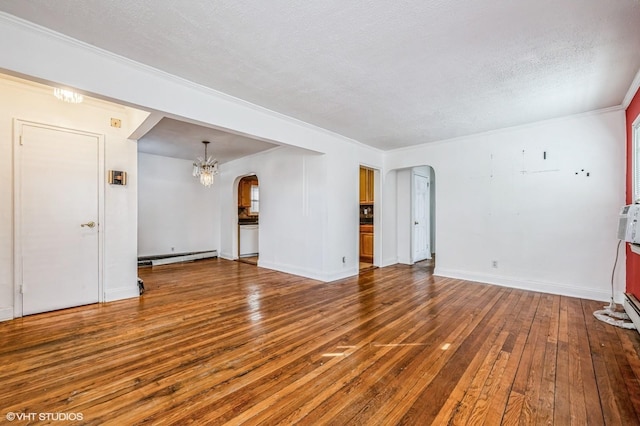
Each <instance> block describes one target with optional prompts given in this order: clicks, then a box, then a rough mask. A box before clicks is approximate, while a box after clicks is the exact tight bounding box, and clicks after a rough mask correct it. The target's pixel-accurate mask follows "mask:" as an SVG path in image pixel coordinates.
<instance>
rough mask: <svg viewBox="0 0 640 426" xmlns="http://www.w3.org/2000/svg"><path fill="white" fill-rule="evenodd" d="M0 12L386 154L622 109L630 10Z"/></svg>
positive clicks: (629, 69) (559, 5) (192, 5)
mask: <svg viewBox="0 0 640 426" xmlns="http://www.w3.org/2000/svg"><path fill="white" fill-rule="evenodd" d="M0 10H3V11H5V12H8V13H10V14H13V15H16V16H19V17H21V18H23V19H26V20H29V21H33V22H35V23H37V24H40V25H42V26H45V27H48V28H51V29H53V30H55V31H58V32H61V33H63V34H67V35H69V36H71V37H73V38H76V39H79V40H82V41H84V42H87V43H89V44H93V45H95V46H98V47H101V48H103V49H106V50H109V51H112V52H114V53H117V54H119V55H122V56H125V57H128V58H130V59H133V60H135V61H138V62H141V63H144V64H147V65H150V66H153V67H155V68H158V69H161V70H164V71H167V72H169V73H172V74H175V75H178V76H181V77H183V78H186V79H188V80H191V81H194V82H196V83H200V84H202V85H205V86H208V87H211V88H214V89H216V90H219V91H222V92H225V93H228V94H230V95H232V96H236V97H238V98H241V99H244V100H247V101H249V102H253V103H255V104H258V105H261V106H263V107H266V108H268V109H271V110H274V111H277V112H280V113H283V114H287V115H289V116H292V117H295V118H297V119H300V120H303V121H306V122H308V123H312V124H315V125H317V126H320V127H323V128H326V129H329V130H331V131H334V132H336V133H340V134H342V135H345V136H347V137H350V138H353V139H356V140H359V141H361V142H363V143H366V144H369V145H372V146H375V147H378V148H382V149H393V148H398V147H403V146H409V145H414V144H420V143H424V142H431V141H436V140H442V139H448V138H453V137H457V136H463V135H468V134H473V133H479V132H483V131H487V130H492V129H497V128H503V127H509V126H514V125H519V124H524V123H529V122H533V121H538V120H542V119H548V118H554V117H559V116H564V115H568V114H576V113H581V112H586V111H592V110H597V109H601V108H607V107H612V106H617V105H620V104H621V102H622V100H623V98H624V96H625V94H626V92H627V91H628V89H629V87H630V85H631V83H632V80H633V78H634V76H635V74H636V73H637V72H638V70H639V69H640V1H638V0H518V1H514V0H477V1H464V2H463V1H452V0H450V1H446V0H403V1H395V2H392V1H376V0H351V1H343V0H323V1H318V2H301V1H296V0H272V1H261V0H245V1H240V2H238V1H235V0H216V1H207V0H191V1H175V0H136V1H131V0H109V1H104V0H83V1H80V0H75V1H72V0H57V1H51V0H3V1H2V2H0Z"/></svg>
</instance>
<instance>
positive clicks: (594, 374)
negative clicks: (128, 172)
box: [0, 259, 640, 425]
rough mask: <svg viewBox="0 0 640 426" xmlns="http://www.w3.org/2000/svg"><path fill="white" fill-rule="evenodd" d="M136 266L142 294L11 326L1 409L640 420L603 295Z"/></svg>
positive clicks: (406, 269)
mask: <svg viewBox="0 0 640 426" xmlns="http://www.w3.org/2000/svg"><path fill="white" fill-rule="evenodd" d="M140 274H141V278H143V279H144V282H145V287H146V289H147V291H146V293H145V294H144V295H143V296H142V297H141V298H140V299H135V300H124V301H118V302H112V303H106V304H98V305H91V306H85V307H79V308H73V309H67V310H63V311H58V312H52V313H46V314H40V315H34V316H30V317H24V318H20V319H16V320H13V321H8V322H4V323H0V339H1V340H0V341H1V342H2V343H1V345H0V363H1V364H0V365H1V368H0V383H1V384H2V386H0V409H1V410H0V423H2V422H3V421H4V419H5V415H6V414H7V413H9V412H13V413H25V414H29V413H81V414H82V419H83V420H82V422H79V423H84V424H96V425H97V424H114V425H129V424H172V423H175V424H186V423H194V424H202V425H203V424H213V425H217V424H227V423H228V424H232V425H237V424H244V423H246V424H261V425H262V424H264V425H276V424H277V425H288V424H303V425H304V424H308V425H322V424H332V425H355V424H357V425H365V424H371V425H395V424H413V425H428V424H436V425H441V424H472V425H476V424H487V425H498V424H507V425H511V424H527V425H528V424H556V425H569V424H576V425H585V424H610V425H633V424H640V420H639V414H640V381H639V377H640V358H639V356H638V353H639V351H640V334H638V332H636V331H629V330H622V329H618V328H615V327H612V326H609V325H607V324H604V323H602V322H599V321H597V320H596V319H595V318H594V317H593V315H592V312H593V311H594V310H596V309H600V308H601V306H602V303H600V302H593V301H587V300H580V299H575V298H569V297H560V296H553V295H548V294H540V293H533V292H528V291H522V290H514V289H509V288H503V287H497V286H491V285H481V284H474V283H470V282H465V281H461V280H455V279H447V278H440V277H434V276H433V275H432V273H431V269H430V268H429V267H425V266H421V265H418V266H404V265H396V266H392V267H387V268H379V269H375V270H371V271H367V272H363V273H361V274H360V275H359V276H358V277H353V278H349V279H345V280H341V281H337V282H333V283H329V284H327V283H320V282H317V281H313V280H309V279H304V278H300V277H296V276H292V275H287V274H284V273H279V272H275V271H270V270H267V269H263V268H256V267H255V266H252V265H247V264H244V263H241V262H231V261H225V260H220V259H210V260H204V261H199V262H195V263H190V264H175V265H167V266H161V267H154V268H144V269H141V270H140ZM10 424H26V422H25V421H23V422H19V421H14V422H12V423H10ZM63 424H64V423H63ZM66 424H68V423H66Z"/></svg>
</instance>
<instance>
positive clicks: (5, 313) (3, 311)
mask: <svg viewBox="0 0 640 426" xmlns="http://www.w3.org/2000/svg"><path fill="white" fill-rule="evenodd" d="M12 319H13V308H12V307H11V306H8V307H0V321H9V320H12Z"/></svg>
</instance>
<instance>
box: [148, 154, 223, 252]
mask: <svg viewBox="0 0 640 426" xmlns="http://www.w3.org/2000/svg"><path fill="white" fill-rule="evenodd" d="M192 169H193V161H190V160H183V159H178V158H169V157H162V156H158V155H151V154H145V153H139V154H138V255H139V256H153V255H163V254H170V253H186V252H195V251H207V250H218V247H219V232H218V231H219V229H220V209H219V206H218V188H219V185H218V182H217V181H216V182H215V183H214V185H212V186H210V187H208V188H207V187H205V186H203V185H201V184H200V181H199V180H198V179H196V178H194V177H193V176H192V175H191V172H192Z"/></svg>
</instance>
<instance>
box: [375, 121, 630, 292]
mask: <svg viewBox="0 0 640 426" xmlns="http://www.w3.org/2000/svg"><path fill="white" fill-rule="evenodd" d="M624 139H625V138H624V112H623V111H621V110H614V111H601V112H597V113H590V114H585V115H580V116H572V117H566V118H563V119H558V120H552V121H547V122H541V123H536V124H533V125H529V126H523V127H519V128H512V129H504V130H501V131H497V132H492V133H487V134H482V135H476V136H472V137H467V138H461V139H458V140H452V141H445V142H442V143H434V144H426V145H422V146H419V147H415V148H412V149H404V150H397V151H393V152H390V153H389V154H388V156H387V163H386V164H387V167H388V168H389V169H390V170H392V169H397V168H405V167H410V166H414V165H421V164H428V165H431V166H433V168H434V169H435V174H436V177H437V190H436V215H437V216H436V233H437V238H438V253H437V260H436V274H438V275H444V276H450V277H458V278H463V279H469V280H476V281H480V282H488V283H496V284H501V285H506V286H512V287H520V288H527V289H531V290H536V291H543V292H550V293H556V294H566V295H573V296H579V297H586V298H590V299H599V300H607V299H608V298H609V297H610V294H611V291H610V275H611V269H612V267H613V262H614V258H615V255H616V244H617V240H616V229H617V223H618V213H619V209H620V207H621V206H622V205H623V204H624V188H625V182H624V176H625V152H624V150H625V147H624ZM545 151H546V153H547V159H546V160H544V159H543V153H544V152H545ZM582 170H584V172H583V171H582ZM587 172H588V173H589V176H588V177H587ZM576 173H577V174H576ZM386 225H389V226H392V224H386ZM398 244H403V242H402V241H398ZM404 244H409V243H408V242H407V241H404ZM622 256H624V254H622ZM494 260H495V261H497V262H498V268H493V267H492V261H494ZM623 263H624V262H622V261H620V262H619V264H618V270H617V276H616V281H615V286H616V292H617V296H616V297H617V299H618V300H621V292H622V291H623V288H624V284H623V283H624V266H623Z"/></svg>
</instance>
